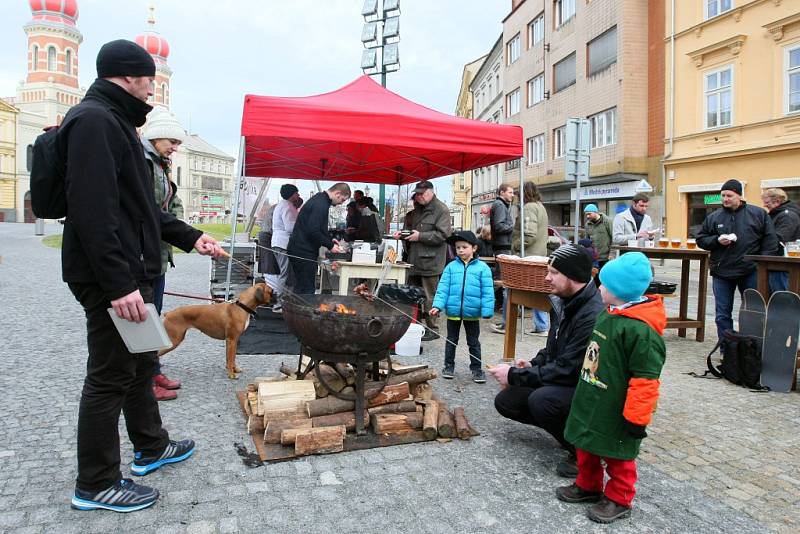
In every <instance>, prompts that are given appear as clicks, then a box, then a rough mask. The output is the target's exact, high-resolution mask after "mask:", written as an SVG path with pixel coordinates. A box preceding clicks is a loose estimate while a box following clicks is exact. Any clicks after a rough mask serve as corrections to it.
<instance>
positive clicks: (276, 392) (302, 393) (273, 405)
mask: <svg viewBox="0 0 800 534" xmlns="http://www.w3.org/2000/svg"><path fill="white" fill-rule="evenodd" d="M316 398H317V395H316V391H315V390H314V384H313V383H312V382H310V381H306V380H285V381H283V382H261V383H260V384H259V385H258V408H259V411H258V412H256V413H258V414H259V415H264V414H265V413H269V412H291V411H295V412H297V413H298V414H300V413H302V412H303V408H304V406H305V405H304V403H305V402H306V401H309V400H314V399H316Z"/></svg>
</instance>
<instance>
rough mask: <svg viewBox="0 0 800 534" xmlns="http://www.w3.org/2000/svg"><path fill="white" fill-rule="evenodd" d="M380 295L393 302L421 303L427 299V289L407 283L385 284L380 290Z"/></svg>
mask: <svg viewBox="0 0 800 534" xmlns="http://www.w3.org/2000/svg"><path fill="white" fill-rule="evenodd" d="M378 297H379V298H381V299H383V300H386V301H388V302H391V303H393V304H420V302H422V301H424V300H425V291H423V290H422V288H421V287H417V286H409V285H406V284H384V285H382V286H381V288H380V290H379V291H378Z"/></svg>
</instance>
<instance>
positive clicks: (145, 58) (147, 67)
mask: <svg viewBox="0 0 800 534" xmlns="http://www.w3.org/2000/svg"><path fill="white" fill-rule="evenodd" d="M155 75H156V63H155V61H153V57H152V56H151V55H150V54H149V53H148V52H147V50H145V49H144V48H142V47H141V46H139V45H138V44H136V43H134V42H133V41H128V40H126V39H117V40H116V41H111V42H108V43H106V44H104V45H103V46H102V48H100V52H98V53H97V77H98V78H113V77H114V76H155Z"/></svg>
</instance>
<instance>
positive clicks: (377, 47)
mask: <svg viewBox="0 0 800 534" xmlns="http://www.w3.org/2000/svg"><path fill="white" fill-rule="evenodd" d="M361 15H362V16H363V17H364V22H365V24H364V28H363V29H362V30H361V43H362V44H363V45H364V48H365V50H364V51H363V52H362V53H361V70H362V71H363V72H364V74H369V75H373V74H380V75H381V85H382V86H383V87H386V73H387V72H394V71H396V70H399V69H400V50H399V44H398V43H399V42H400V0H364V5H363V7H362V8H361ZM385 202H386V186H385V185H384V184H381V185H380V188H379V199H378V209H379V211H380V214H381V217H383V216H384V214H385V206H384V204H385Z"/></svg>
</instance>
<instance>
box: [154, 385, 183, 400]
mask: <svg viewBox="0 0 800 534" xmlns="http://www.w3.org/2000/svg"><path fill="white" fill-rule="evenodd" d="M153 395H155V396H156V400H157V401H168V400H174V399H177V398H178V393H177V392H175V391H172V390H169V389H164V388H162V387H160V386H153Z"/></svg>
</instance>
